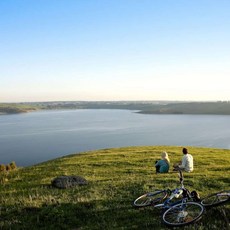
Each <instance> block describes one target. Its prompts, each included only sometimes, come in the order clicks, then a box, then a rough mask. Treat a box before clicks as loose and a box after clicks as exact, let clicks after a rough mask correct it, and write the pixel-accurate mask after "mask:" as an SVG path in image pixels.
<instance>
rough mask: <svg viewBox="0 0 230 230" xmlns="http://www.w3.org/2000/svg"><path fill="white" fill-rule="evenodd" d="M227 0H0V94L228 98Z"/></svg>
mask: <svg viewBox="0 0 230 230" xmlns="http://www.w3.org/2000/svg"><path fill="white" fill-rule="evenodd" d="M229 12H230V1H229V0H191V1H189V0H0V102H33V101H34V102H36V101H111V100H113V101H117V100H179V101H180V100H182V101H213V100H214V101H215V100H223V101H226V100H230V92H229V91H230V90H229V88H230V87H229V84H228V83H227V80H228V77H229V76H230V17H229Z"/></svg>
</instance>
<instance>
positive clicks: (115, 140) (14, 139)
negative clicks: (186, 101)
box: [0, 110, 230, 166]
mask: <svg viewBox="0 0 230 230" xmlns="http://www.w3.org/2000/svg"><path fill="white" fill-rule="evenodd" d="M143 145H177V146H202V147H214V148H225V149H230V116H221V115H145V114H138V113H135V112H133V111H129V110H64V111H63V110H58V111H39V112H32V113H25V114H15V115H1V116H0V164H1V163H3V164H7V163H10V162H11V161H15V162H16V164H17V165H19V166H28V165H33V164H36V163H40V162H43V161H46V160H49V159H53V158H57V157H60V156H64V155H68V154H72V153H76V152H81V151H88V150H95V149H101V148H112V147H122V146H143Z"/></svg>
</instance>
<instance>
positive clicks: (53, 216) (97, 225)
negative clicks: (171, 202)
mask: <svg viewBox="0 0 230 230" xmlns="http://www.w3.org/2000/svg"><path fill="white" fill-rule="evenodd" d="M187 148H188V150H189V152H190V153H191V154H192V155H193V157H194V172H192V173H184V177H185V180H184V184H185V186H186V187H188V188H189V189H191V190H196V191H198V192H199V194H200V196H201V197H204V196H206V195H208V194H210V193H213V192H216V191H220V190H227V189H228V190H229V189H230V186H229V185H230V178H229V175H230V150H224V149H212V148H196V147H187ZM181 150H182V147H175V146H143V147H126V148H115V149H103V150H97V151H92V152H86V153H81V154H73V155H69V156H66V157H63V158H58V159H54V160H52V161H48V162H44V163H41V164H38V165H35V166H31V167H25V168H19V169H16V170H14V171H10V172H9V173H7V174H4V173H1V174H0V177H1V186H0V228H1V229H56V230H57V229H79V230H80V229H81V230H83V229H167V227H166V226H164V224H163V223H162V221H161V211H160V210H158V209H154V208H152V207H146V208H141V209H135V208H134V207H133V206H132V202H133V201H134V199H135V198H137V197H138V196H140V195H141V194H143V193H145V192H148V191H153V190H155V189H163V188H171V189H172V188H175V187H176V186H178V185H179V181H178V175H177V173H176V172H173V171H172V167H171V168H170V172H169V173H167V174H155V168H154V166H153V165H154V162H155V160H157V159H159V157H160V154H161V152H162V151H167V152H168V154H169V157H170V160H171V163H172V164H173V163H174V162H178V161H180V160H181V157H182V153H181ZM16 163H17V162H16ZM61 175H79V176H82V177H84V178H85V179H87V180H88V182H89V183H88V185H84V186H80V187H75V188H71V189H57V188H53V187H52V186H51V180H52V179H54V178H55V177H57V176H61ZM222 210H225V214H226V216H225V217H224V216H223V215H224V214H223V213H222ZM229 216H230V207H229V205H225V206H224V207H218V208H212V209H210V210H206V212H205V214H204V215H203V217H202V219H201V221H199V222H197V223H196V224H195V225H190V226H188V227H185V228H182V229H198V230H206V229H218V230H219V229H222V230H224V229H229V226H228V224H227V220H229Z"/></svg>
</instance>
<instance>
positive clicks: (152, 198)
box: [133, 190, 167, 207]
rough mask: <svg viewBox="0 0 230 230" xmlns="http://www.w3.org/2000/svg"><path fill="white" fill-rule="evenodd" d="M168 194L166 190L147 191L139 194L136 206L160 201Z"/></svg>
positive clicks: (144, 205)
mask: <svg viewBox="0 0 230 230" xmlns="http://www.w3.org/2000/svg"><path fill="white" fill-rule="evenodd" d="M166 196H167V192H166V191H165V190H157V191H154V192H150V193H146V194H144V195H142V196H139V197H138V198H137V199H136V200H135V201H134V202H133V205H134V206H135V207H147V206H150V205H154V204H157V203H160V202H161V201H162V200H163V199H164V198H165V197H166Z"/></svg>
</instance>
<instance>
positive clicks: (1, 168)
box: [0, 164, 6, 172]
mask: <svg viewBox="0 0 230 230" xmlns="http://www.w3.org/2000/svg"><path fill="white" fill-rule="evenodd" d="M5 171H6V166H5V165H4V164H1V165H0V172H5Z"/></svg>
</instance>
